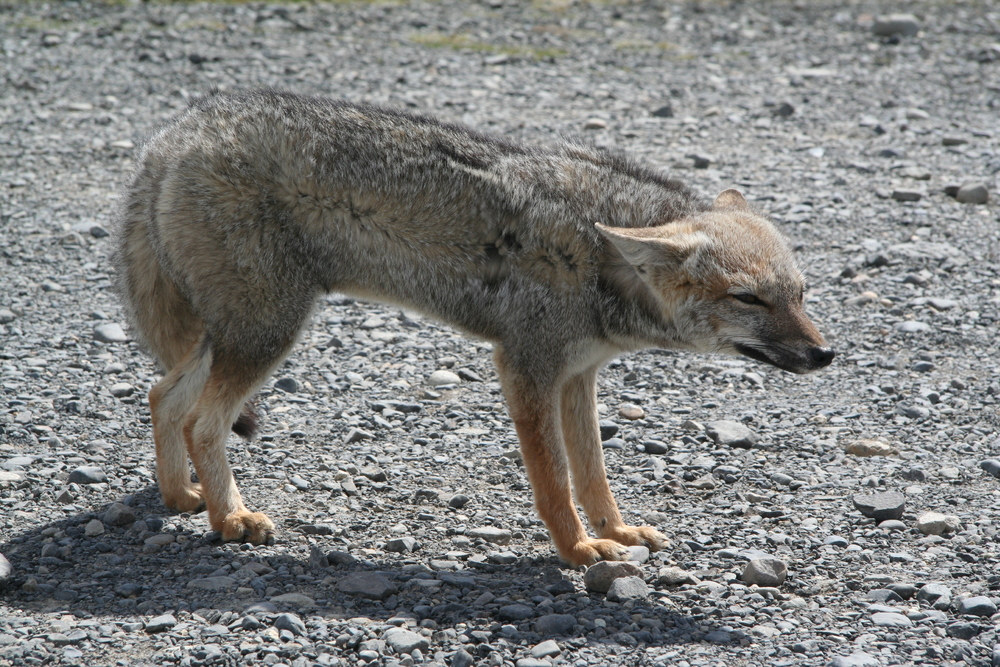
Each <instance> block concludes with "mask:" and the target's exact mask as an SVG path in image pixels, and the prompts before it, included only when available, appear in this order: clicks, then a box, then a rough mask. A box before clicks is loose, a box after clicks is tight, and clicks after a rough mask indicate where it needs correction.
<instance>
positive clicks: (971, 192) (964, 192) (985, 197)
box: [955, 183, 990, 204]
mask: <svg viewBox="0 0 1000 667" xmlns="http://www.w3.org/2000/svg"><path fill="white" fill-rule="evenodd" d="M955 199H957V200H958V201H960V202H961V203H963V204H985V203H986V202H988V201H989V200H990V191H989V190H988V189H987V188H986V186H985V185H983V184H982V183H966V184H965V185H963V186H962V187H960V188H959V189H958V192H957V193H956V194H955Z"/></svg>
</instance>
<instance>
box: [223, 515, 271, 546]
mask: <svg viewBox="0 0 1000 667" xmlns="http://www.w3.org/2000/svg"><path fill="white" fill-rule="evenodd" d="M220 532H221V533H222V539H223V540H226V541H227V542H250V543H251V544H267V543H268V542H269V541H271V540H272V539H273V538H274V523H273V522H272V521H271V520H270V519H268V518H267V515H266V514H264V513H263V512H248V511H246V510H239V511H236V512H233V513H232V514H230V515H229V516H227V517H226V518H225V519H223V520H222V530H221V531H220Z"/></svg>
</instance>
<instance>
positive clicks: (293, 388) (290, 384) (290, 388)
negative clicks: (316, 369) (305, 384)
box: [274, 377, 300, 394]
mask: <svg viewBox="0 0 1000 667" xmlns="http://www.w3.org/2000/svg"><path fill="white" fill-rule="evenodd" d="M274 388H275V389H280V390H281V391H283V392H285V393H286V394H294V393H295V392H297V391H298V390H299V389H300V387H299V381H298V380H296V379H295V378H293V377H283V378H279V379H277V380H275V381H274Z"/></svg>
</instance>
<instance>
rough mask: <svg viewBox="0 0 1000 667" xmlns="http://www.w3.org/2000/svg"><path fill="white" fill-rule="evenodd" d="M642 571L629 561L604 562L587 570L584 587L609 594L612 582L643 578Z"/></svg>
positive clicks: (584, 576) (595, 564)
mask: <svg viewBox="0 0 1000 667" xmlns="http://www.w3.org/2000/svg"><path fill="white" fill-rule="evenodd" d="M641 576H642V569H641V568H640V567H639V566H638V565H635V564H633V563H629V562H627V561H610V560H602V561H600V562H598V563H594V564H593V565H591V566H590V567H588V568H587V571H586V572H585V573H584V575H583V585H584V586H586V587H587V590H591V591H597V592H598V593H607V592H608V589H610V588H611V582H613V581H614V580H615V579H620V578H621V577H641Z"/></svg>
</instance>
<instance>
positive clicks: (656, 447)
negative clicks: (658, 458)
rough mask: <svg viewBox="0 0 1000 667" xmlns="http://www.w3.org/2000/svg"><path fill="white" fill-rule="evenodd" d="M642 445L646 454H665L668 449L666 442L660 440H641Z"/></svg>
mask: <svg viewBox="0 0 1000 667" xmlns="http://www.w3.org/2000/svg"><path fill="white" fill-rule="evenodd" d="M642 447H643V449H645V450H646V453H647V454H656V455H661V454H666V453H667V452H668V451H670V450H669V448H668V447H667V443H665V442H663V441H662V440H643V441H642Z"/></svg>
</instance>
